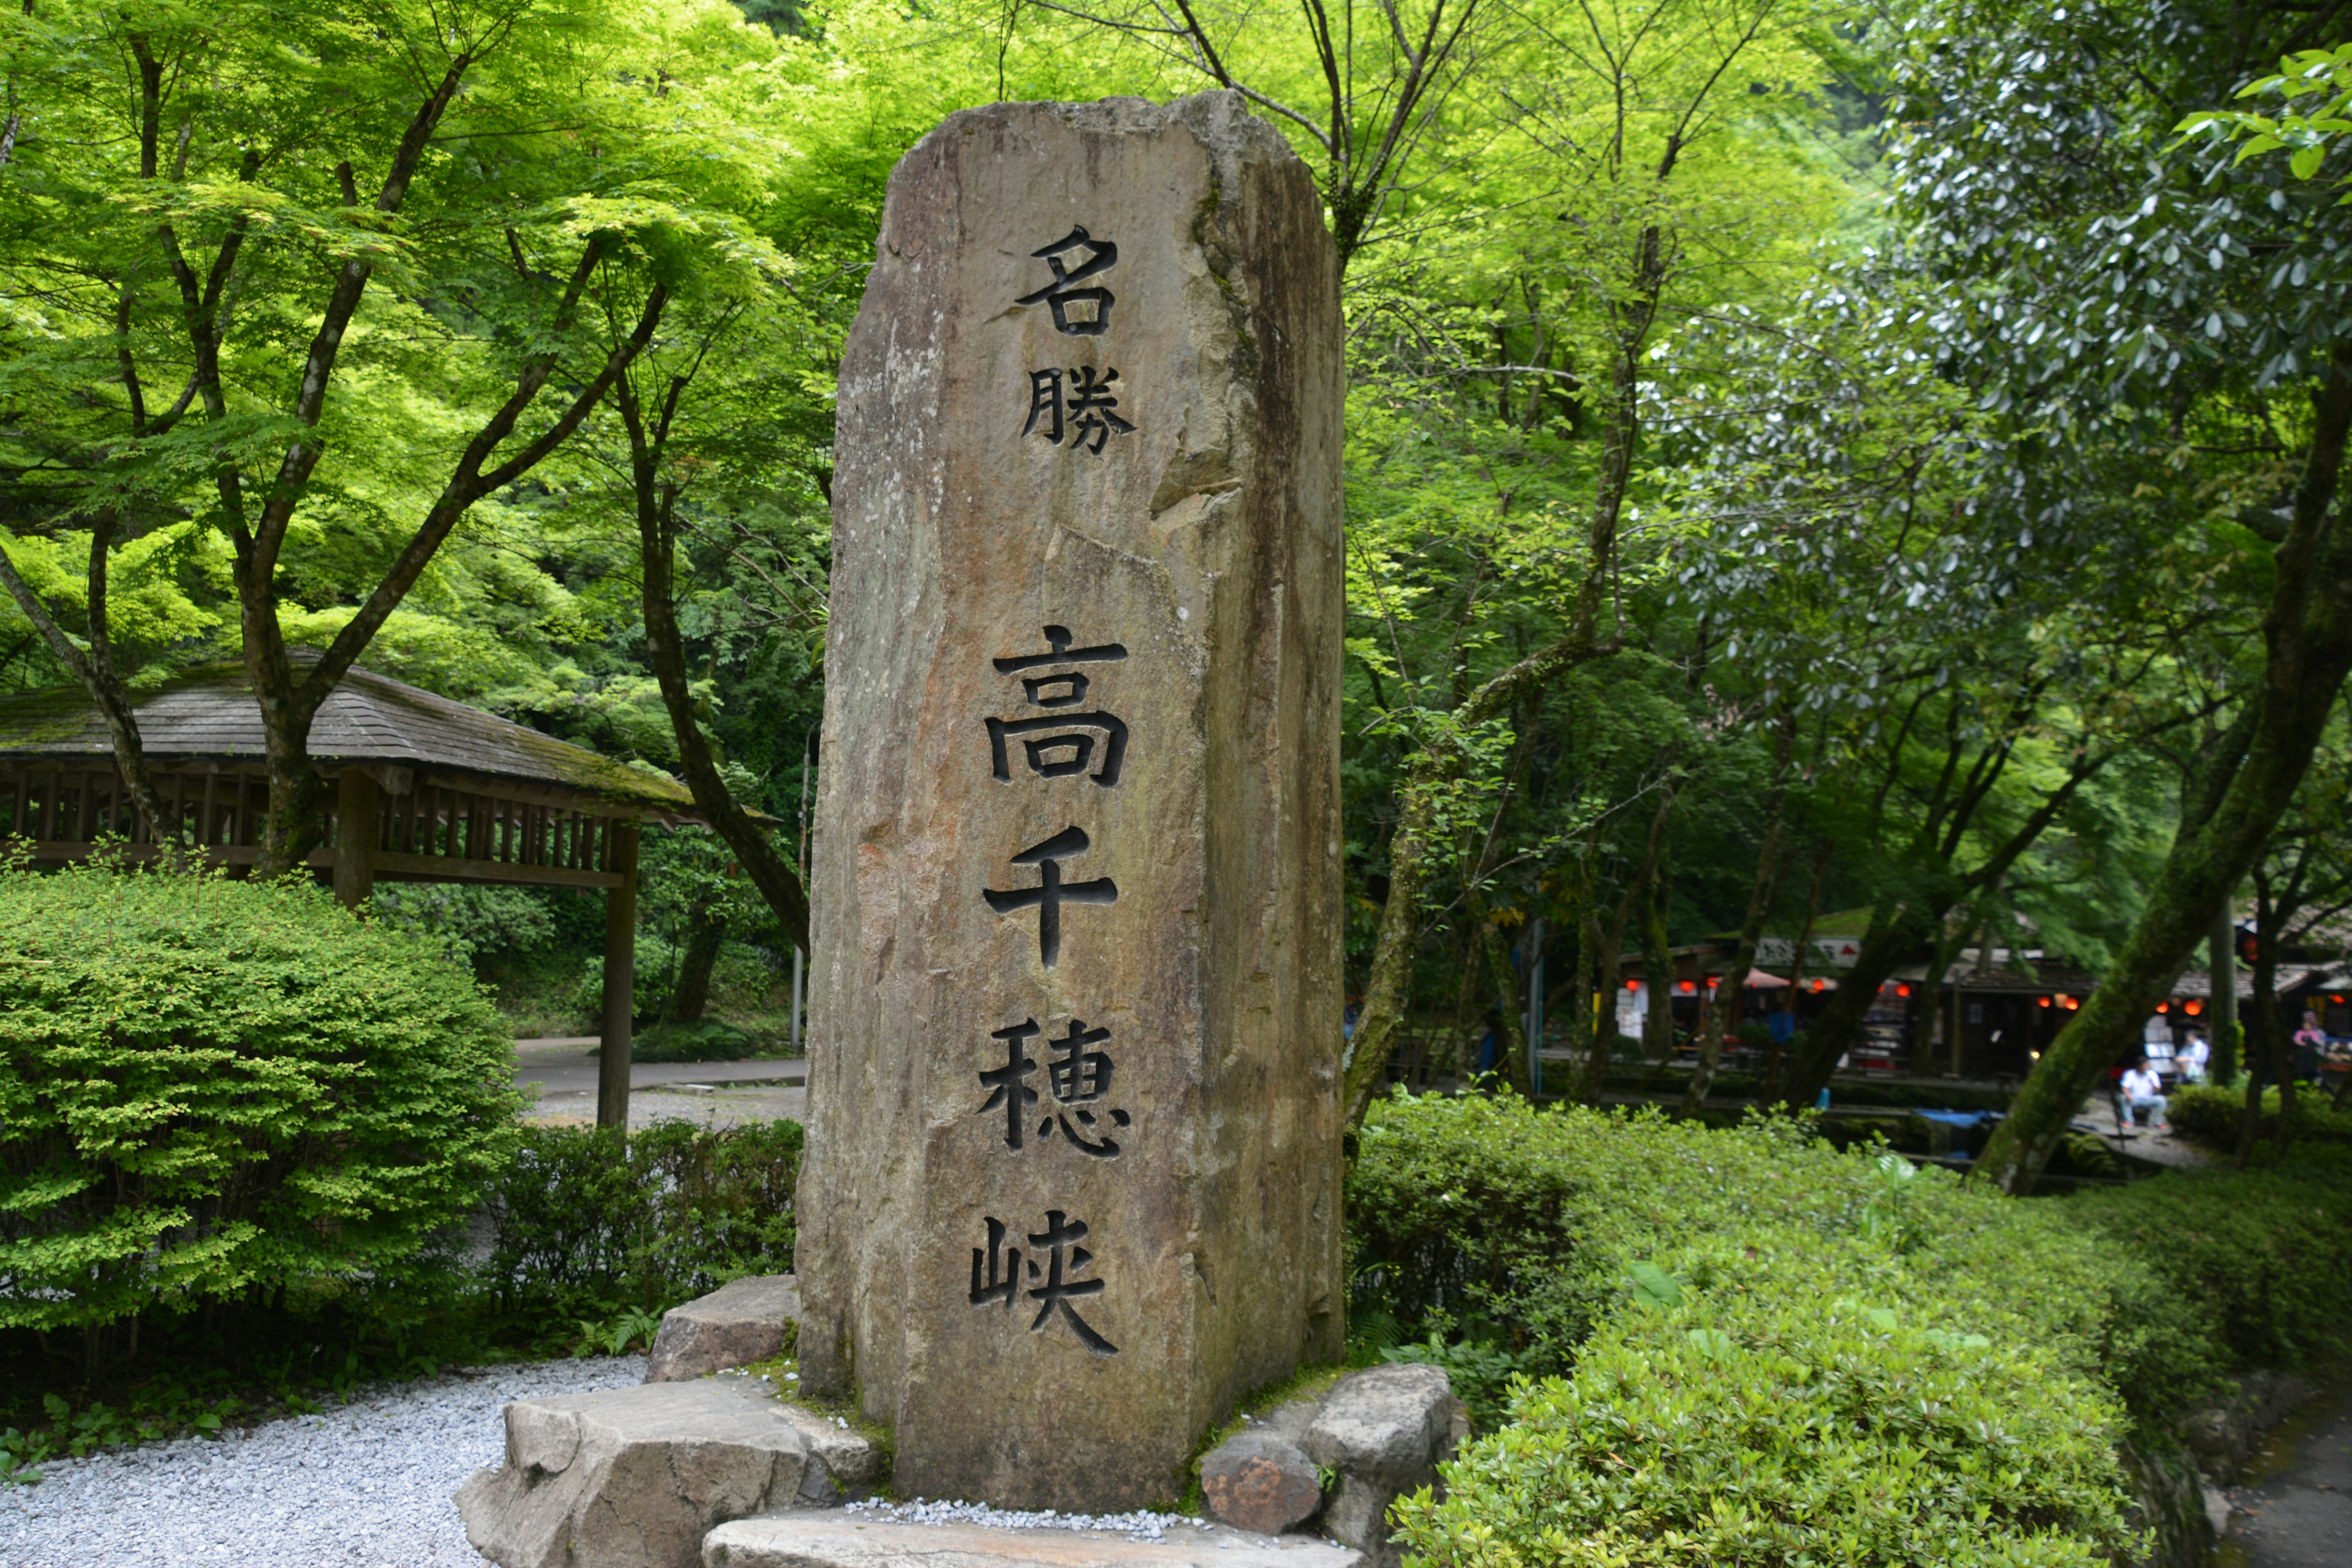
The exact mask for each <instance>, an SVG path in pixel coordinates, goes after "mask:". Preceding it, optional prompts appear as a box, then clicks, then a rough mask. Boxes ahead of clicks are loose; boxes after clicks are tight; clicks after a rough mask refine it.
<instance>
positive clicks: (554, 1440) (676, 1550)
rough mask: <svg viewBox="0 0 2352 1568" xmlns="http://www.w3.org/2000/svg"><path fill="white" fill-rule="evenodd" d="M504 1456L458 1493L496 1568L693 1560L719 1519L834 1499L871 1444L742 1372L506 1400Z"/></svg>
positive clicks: (859, 1473) (689, 1563) (857, 1479)
mask: <svg viewBox="0 0 2352 1568" xmlns="http://www.w3.org/2000/svg"><path fill="white" fill-rule="evenodd" d="M506 1424H507V1462H506V1464H505V1465H504V1467H502V1468H499V1469H495V1470H478V1471H476V1472H475V1473H474V1475H473V1476H472V1477H471V1478H469V1479H467V1482H466V1484H465V1485H464V1486H463V1487H462V1488H460V1489H458V1492H457V1512H458V1515H459V1517H460V1518H462V1519H463V1520H464V1521H465V1524H466V1539H467V1540H468V1541H470V1542H473V1545H474V1549H475V1550H476V1551H477V1552H480V1553H481V1554H482V1555H483V1556H485V1557H487V1558H488V1559H489V1560H490V1561H491V1562H493V1563H499V1565H500V1568H693V1565H694V1564H695V1563H698V1562H700V1561H701V1547H702V1538H703V1537H704V1535H706V1534H707V1533H709V1531H710V1529H711V1527H712V1526H714V1525H718V1524H721V1523H724V1522H725V1521H729V1520H732V1519H741V1518H743V1517H745V1516H746V1515H749V1514H755V1513H765V1512H772V1511H774V1510H779V1509H784V1508H790V1507H793V1506H803V1505H808V1504H821V1503H829V1502H834V1501H837V1500H839V1499H840V1498H841V1496H842V1494H843V1492H844V1491H845V1489H863V1488H864V1487H865V1486H866V1485H868V1484H870V1483H871V1481H872V1480H873V1479H874V1477H875V1476H876V1475H877V1474H878V1473H879V1471H880V1468H881V1464H880V1458H879V1456H878V1455H877V1453H876V1452H875V1450H874V1448H873V1447H872V1445H870V1444H868V1443H867V1442H866V1440H865V1439H864V1438H863V1437H861V1436H858V1435H857V1434H856V1433H854V1432H847V1431H844V1430H842V1429H841V1428H839V1427H838V1426H835V1425H834V1424H833V1423H832V1422H830V1421H828V1420H826V1419H825V1418H824V1417H823V1416H820V1415H814V1413H812V1412H809V1411H804V1410H800V1409H796V1408H795V1407H793V1406H792V1405H785V1404H783V1403H782V1402H781V1401H779V1400H777V1399H775V1398H774V1397H773V1396H772V1395H770V1394H766V1393H764V1392H762V1391H760V1390H758V1389H756V1388H755V1387H753V1386H752V1385H751V1384H750V1383H749V1382H748V1381H746V1380H742V1379H734V1378H705V1379H701V1380H699V1381H697V1382H694V1383H659V1384H642V1385H640V1386H638V1387H635V1388H618V1389H613V1390H610V1391H608V1392H605V1393H603V1394H570V1395H565V1396H562V1397H559V1398H553V1399H535V1400H520V1401H517V1402H516V1403H514V1404H512V1405H508V1406H507V1407H506Z"/></svg>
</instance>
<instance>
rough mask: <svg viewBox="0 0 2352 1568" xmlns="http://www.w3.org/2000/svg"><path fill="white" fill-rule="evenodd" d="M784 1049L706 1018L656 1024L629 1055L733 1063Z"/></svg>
mask: <svg viewBox="0 0 2352 1568" xmlns="http://www.w3.org/2000/svg"><path fill="white" fill-rule="evenodd" d="M783 1045H784V1042H782V1041H780V1040H772V1039H768V1038H764V1037H761V1036H758V1035H754V1034H751V1033H748V1032H746V1031H745V1030H742V1029H739V1028H737V1027H736V1026H734V1025H732V1024H722V1023H720V1022H719V1021H718V1020H717V1019H715V1018H703V1019H699V1020H698V1021H696V1022H694V1023H691V1024H656V1025H655V1026H653V1027H652V1028H650V1029H647V1030H646V1032H645V1033H643V1034H641V1035H639V1036H637V1037H635V1039H633V1040H631V1041H630V1042H629V1055H630V1057H631V1058H632V1059H634V1060H636V1061H641V1062H732V1061H741V1060H744V1059H745V1058H751V1057H765V1056H778V1055H781V1054H782V1049H783Z"/></svg>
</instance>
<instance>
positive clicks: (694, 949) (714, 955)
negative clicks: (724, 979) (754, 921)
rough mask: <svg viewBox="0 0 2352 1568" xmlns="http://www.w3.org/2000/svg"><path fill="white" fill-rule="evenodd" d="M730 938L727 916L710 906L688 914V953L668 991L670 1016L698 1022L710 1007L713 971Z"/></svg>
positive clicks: (693, 1022) (681, 960)
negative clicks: (671, 988) (711, 974)
mask: <svg viewBox="0 0 2352 1568" xmlns="http://www.w3.org/2000/svg"><path fill="white" fill-rule="evenodd" d="M726 941H727V917H726V916H724V915H722V914H720V913H719V911H718V910H713V909H710V908H708V907H699V906H698V907H697V908H696V909H695V910H692V911H691V912H689V913H688V916H687V925H686V952H685V954H684V955H683V956H682V957H681V958H680V959H679V960H678V966H677V986H676V987H675V988H674V989H673V990H672V991H671V992H670V994H669V1016H671V1017H672V1018H673V1019H675V1020H676V1021H677V1022H678V1023H681V1024H698V1023H700V1022H701V1021H702V1015H703V1014H704V1013H705V1012H707V1011H708V1010H709V1006H710V972H711V971H712V970H713V969H715V968H717V967H718V964H719V947H720V946H721V945H722V944H723V943H724V942H726Z"/></svg>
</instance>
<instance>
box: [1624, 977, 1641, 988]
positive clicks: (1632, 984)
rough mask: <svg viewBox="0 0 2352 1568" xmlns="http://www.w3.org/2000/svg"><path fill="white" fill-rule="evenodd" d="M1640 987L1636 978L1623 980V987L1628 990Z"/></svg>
mask: <svg viewBox="0 0 2352 1568" xmlns="http://www.w3.org/2000/svg"><path fill="white" fill-rule="evenodd" d="M1641 988H1642V983H1641V982H1640V981H1638V980H1628V981H1627V982H1625V989H1626V990H1628V991H1639V990H1640V989H1641Z"/></svg>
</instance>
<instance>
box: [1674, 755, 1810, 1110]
mask: <svg viewBox="0 0 2352 1568" xmlns="http://www.w3.org/2000/svg"><path fill="white" fill-rule="evenodd" d="M1796 741H1797V720H1796V715H1795V714H1794V713H1783V714H1782V715H1781V716H1780V738H1779V740H1778V742H1776V743H1775V744H1774V746H1773V748H1772V783H1771V785H1770V787H1769V793H1768V794H1767V795H1765V797H1764V843H1763V846H1762V847H1760V848H1759V849H1758V850H1757V852H1756V880H1755V881H1754V882H1753V883H1752V884H1751V885H1750V886H1749V888H1748V916H1747V918H1746V919H1745V920H1743V921H1740V924H1739V942H1738V946H1737V947H1735V948H1734V949H1733V950H1732V953H1731V968H1730V970H1729V971H1728V973H1726V974H1725V975H1724V977H1723V985H1722V987H1721V988H1720V989H1719V990H1718V991H1717V992H1716V994H1714V995H1713V996H1711V997H1710V996H1709V995H1708V994H1707V991H1706V972H1705V971H1704V970H1702V971H1701V972H1700V973H1699V996H1700V1005H1701V1006H1702V1007H1703V1008H1704V1009H1705V1015H1706V1016H1705V1017H1704V1019H1703V1020H1702V1022H1701V1024H1700V1028H1699V1046H1698V1061H1697V1063H1696V1065H1695V1066H1694V1067H1693V1068H1691V1079H1690V1083H1689V1084H1688V1085H1687V1086H1686V1087H1685V1089H1684V1090H1683V1104H1682V1114H1683V1115H1684V1116H1685V1118H1689V1117H1695V1116H1696V1115H1697V1114H1698V1113H1699V1108H1700V1107H1701V1106H1704V1105H1705V1104H1706V1095H1707V1090H1709V1089H1713V1088H1714V1087H1715V1074H1716V1069H1717V1068H1718V1067H1719V1066H1720V1065H1721V1064H1722V1061H1723V1037H1724V1035H1725V1033H1726V1032H1727V1030H1728V1029H1729V1028H1730V1027H1731V1026H1732V1025H1733V1024H1734V1023H1735V1022H1737V1020H1738V1016H1739V991H1740V987H1741V986H1742V985H1743V984H1746V983H1747V980H1748V971H1749V970H1751V969H1753V968H1755V967H1756V943H1757V941H1758V939H1759V938H1760V937H1762V936H1763V934H1764V921H1765V920H1766V919H1767V918H1768V917H1769V915H1770V914H1771V912H1772V889H1773V888H1774V886H1775V885H1776V884H1778V883H1779V881H1780V831H1781V828H1782V827H1783V826H1785V817H1786V816H1787V807H1788V800H1789V753H1790V750H1791V749H1792V748H1793V747H1794V746H1795V745H1796Z"/></svg>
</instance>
